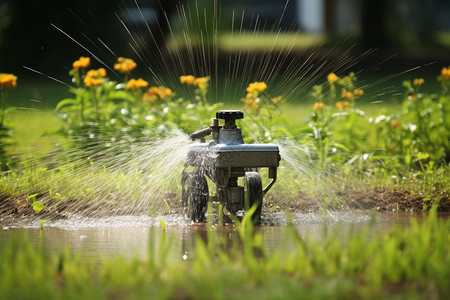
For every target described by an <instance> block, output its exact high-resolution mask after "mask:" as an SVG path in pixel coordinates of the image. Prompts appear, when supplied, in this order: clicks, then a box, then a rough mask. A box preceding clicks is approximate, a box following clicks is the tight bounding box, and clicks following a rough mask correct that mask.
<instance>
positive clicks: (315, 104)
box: [313, 102, 324, 110]
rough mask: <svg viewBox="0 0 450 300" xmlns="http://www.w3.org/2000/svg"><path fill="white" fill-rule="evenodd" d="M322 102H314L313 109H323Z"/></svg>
mask: <svg viewBox="0 0 450 300" xmlns="http://www.w3.org/2000/svg"><path fill="white" fill-rule="evenodd" d="M323 106H324V105H323V102H316V103H314V106H313V109H314V110H322V109H323Z"/></svg>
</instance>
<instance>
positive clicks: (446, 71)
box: [441, 67, 450, 80]
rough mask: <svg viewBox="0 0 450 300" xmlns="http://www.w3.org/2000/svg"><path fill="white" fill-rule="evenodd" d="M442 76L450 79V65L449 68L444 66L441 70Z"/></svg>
mask: <svg viewBox="0 0 450 300" xmlns="http://www.w3.org/2000/svg"><path fill="white" fill-rule="evenodd" d="M441 76H442V79H444V80H449V79H450V67H449V68H446V67H443V68H442V71H441Z"/></svg>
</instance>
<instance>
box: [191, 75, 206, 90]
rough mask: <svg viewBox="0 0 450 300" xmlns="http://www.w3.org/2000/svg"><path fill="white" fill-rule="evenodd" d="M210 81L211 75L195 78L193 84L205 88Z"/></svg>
mask: <svg viewBox="0 0 450 300" xmlns="http://www.w3.org/2000/svg"><path fill="white" fill-rule="evenodd" d="M208 81H209V77H199V78H195V80H194V84H193V85H195V86H197V87H199V88H205V87H207V86H208Z"/></svg>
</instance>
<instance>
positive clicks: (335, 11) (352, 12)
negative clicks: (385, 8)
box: [296, 0, 359, 33]
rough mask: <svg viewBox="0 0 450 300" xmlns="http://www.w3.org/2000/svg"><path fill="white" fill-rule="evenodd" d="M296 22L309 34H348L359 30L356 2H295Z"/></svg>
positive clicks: (329, 0)
mask: <svg viewBox="0 0 450 300" xmlns="http://www.w3.org/2000/svg"><path fill="white" fill-rule="evenodd" d="M296 1H297V3H296V4H297V5H296V9H297V22H298V24H299V26H300V28H301V29H302V30H303V31H305V32H310V33H325V32H326V33H349V32H354V31H356V30H358V29H359V18H358V11H357V5H358V3H357V0H335V1H333V0H296Z"/></svg>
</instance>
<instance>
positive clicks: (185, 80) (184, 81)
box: [180, 75, 195, 85]
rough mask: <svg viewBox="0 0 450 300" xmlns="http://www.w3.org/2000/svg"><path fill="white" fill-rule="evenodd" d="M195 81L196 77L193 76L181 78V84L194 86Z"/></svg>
mask: <svg viewBox="0 0 450 300" xmlns="http://www.w3.org/2000/svg"><path fill="white" fill-rule="evenodd" d="M194 81H195V77H194V76H192V75H183V76H180V82H181V84H190V85H193V84H194Z"/></svg>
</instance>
